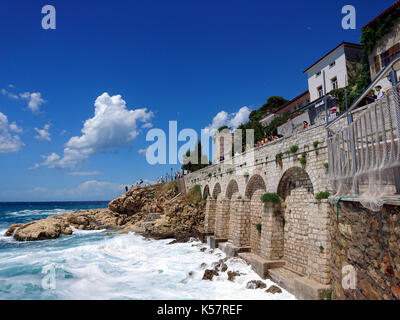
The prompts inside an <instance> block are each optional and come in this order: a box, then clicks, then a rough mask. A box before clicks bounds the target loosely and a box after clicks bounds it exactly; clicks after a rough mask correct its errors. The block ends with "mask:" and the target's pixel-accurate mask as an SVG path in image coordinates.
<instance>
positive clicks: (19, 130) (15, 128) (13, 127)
mask: <svg viewBox="0 0 400 320" xmlns="http://www.w3.org/2000/svg"><path fill="white" fill-rule="evenodd" d="M10 130H11V131H12V132H16V133H22V132H23V131H24V130H22V128H21V127H18V126H17V124H16V123H15V122H11V123H10Z"/></svg>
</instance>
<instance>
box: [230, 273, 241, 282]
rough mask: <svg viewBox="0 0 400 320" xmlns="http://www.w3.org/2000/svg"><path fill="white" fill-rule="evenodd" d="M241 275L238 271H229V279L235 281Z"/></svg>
mask: <svg viewBox="0 0 400 320" xmlns="http://www.w3.org/2000/svg"><path fill="white" fill-rule="evenodd" d="M238 276H240V273H239V272H237V271H228V280H229V281H234V280H235V278H236V277H238Z"/></svg>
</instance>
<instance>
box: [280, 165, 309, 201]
mask: <svg viewBox="0 0 400 320" xmlns="http://www.w3.org/2000/svg"><path fill="white" fill-rule="evenodd" d="M300 187H304V188H305V189H307V190H308V192H310V193H312V194H314V187H313V183H312V182H311V179H310V176H309V175H308V173H307V172H306V171H305V170H304V169H302V168H300V167H293V168H290V169H288V170H286V171H285V173H284V174H283V175H282V177H281V179H280V181H279V184H278V189H277V193H278V195H279V196H280V197H281V198H282V199H285V198H286V197H287V196H288V195H289V194H290V192H291V191H292V190H293V189H296V188H300Z"/></svg>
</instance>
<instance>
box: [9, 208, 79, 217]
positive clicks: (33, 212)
mask: <svg viewBox="0 0 400 320" xmlns="http://www.w3.org/2000/svg"><path fill="white" fill-rule="evenodd" d="M70 211H72V210H65V209H58V208H56V209H44V210H38V209H36V210H29V209H26V210H20V211H12V212H7V213H6V214H7V215H12V216H53V215H56V214H60V213H65V212H70Z"/></svg>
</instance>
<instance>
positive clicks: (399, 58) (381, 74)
mask: <svg viewBox="0 0 400 320" xmlns="http://www.w3.org/2000/svg"><path fill="white" fill-rule="evenodd" d="M399 61H400V54H398V55H397V56H395V57H394V58H393V60H392V61H391V62H390V63H389V64H388V65H387V66H386V67H385V68H384V69H382V70H381V71H380V72H379V73H378V75H377V76H376V77H375V79H374V80H373V81H372V82H371V83H370V85H369V86H368V87H367V88H366V89H365V90H364V92H363V93H362V94H361V95H360V96H359V97H358V98H357V99H356V100H355V101H354V102H353V104H352V105H351V106H350V107H349V108H348V109H347V110H346V112H344V113H343V114H342V115H340V116H339V117H337V118H336V119H335V120H333V121H332V122H330V123H329V124H328V125H327V126H326V128H327V129H328V128H330V127H331V126H332V125H333V124H334V123H336V122H337V121H339V120H340V119H343V118H344V117H347V116H348V115H349V114H350V113H351V112H352V111H353V110H354V109H355V108H356V107H357V106H358V105H359V104H360V103H361V101H362V100H363V99H364V98H365V97H366V96H367V95H368V93H369V92H370V91H371V90H372V89H374V88H375V86H376V85H377V84H378V82H379V81H381V80H382V79H383V78H384V77H385V76H387V74H388V73H389V72H390V71H393V66H394V65H395V64H396V63H397V62H399ZM391 78H393V73H392V75H391ZM392 80H393V79H392ZM392 83H393V84H395V83H396V80H395V81H394V82H392Z"/></svg>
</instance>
